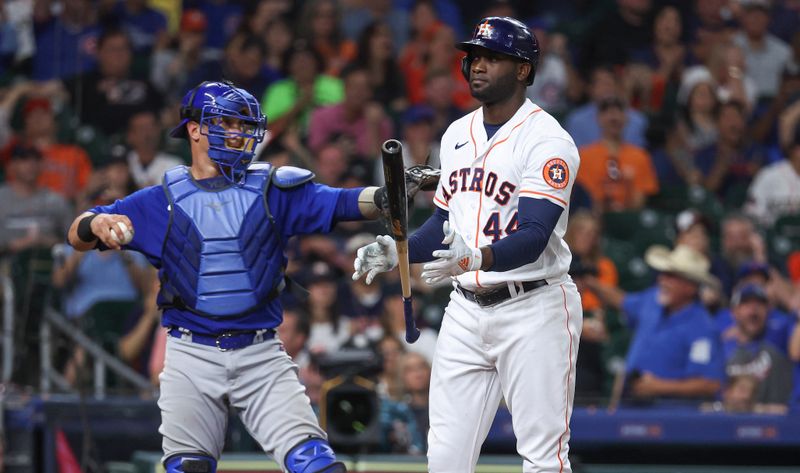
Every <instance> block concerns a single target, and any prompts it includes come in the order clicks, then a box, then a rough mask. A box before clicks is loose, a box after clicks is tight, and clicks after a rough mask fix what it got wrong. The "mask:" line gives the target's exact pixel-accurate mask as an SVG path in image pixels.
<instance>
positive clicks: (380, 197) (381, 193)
mask: <svg viewBox="0 0 800 473" xmlns="http://www.w3.org/2000/svg"><path fill="white" fill-rule="evenodd" d="M372 202H373V203H374V204H375V207H377V208H378V210H380V211H381V212H384V210H385V209H387V208H388V207H389V205H388V203H387V202H386V186H380V187H378V188H377V189H376V190H375V193H374V194H373V195H372Z"/></svg>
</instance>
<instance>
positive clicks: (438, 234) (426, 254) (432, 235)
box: [408, 207, 450, 263]
mask: <svg viewBox="0 0 800 473" xmlns="http://www.w3.org/2000/svg"><path fill="white" fill-rule="evenodd" d="M449 218H450V213H449V212H448V211H447V210H444V209H442V208H439V207H436V211H434V212H433V215H431V216H430V217H428V220H425V223H423V224H422V226H421V227H419V230H417V231H416V232H414V234H413V235H411V236H410V237H409V238H408V261H409V262H410V263H427V262H428V261H433V260H434V259H435V258H434V257H433V252H434V251H436V250H444V249H445V248H447V245H444V244H442V240H443V239H444V231H443V230H442V225H444V222H446V221H447V220H448V219H449Z"/></svg>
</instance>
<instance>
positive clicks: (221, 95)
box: [170, 82, 267, 182]
mask: <svg viewBox="0 0 800 473" xmlns="http://www.w3.org/2000/svg"><path fill="white" fill-rule="evenodd" d="M180 113H181V122H180V124H179V125H178V126H176V127H175V128H173V129H172V131H171V132H170V136H173V137H175V138H187V134H186V124H187V123H188V122H190V121H193V122H197V123H199V124H200V125H201V132H202V133H203V134H205V135H206V136H208V145H209V148H208V157H209V158H210V159H211V160H212V161H214V163H216V164H217V165H218V166H219V168H220V172H221V173H222V175H223V176H225V177H226V178H227V179H228V180H230V181H231V182H240V181H242V178H243V176H244V171H245V170H246V169H247V166H248V165H249V164H250V161H252V159H253V155H254V153H255V147H256V145H257V144H258V143H260V142H261V141H262V140H263V139H264V133H265V130H266V126H267V118H266V117H265V116H264V115H263V114H262V113H261V104H259V103H258V100H256V98H255V97H253V95H252V94H250V92H248V91H246V90H244V89H240V88H238V87H235V86H233V85H232V84H230V83H228V82H203V83H202V84H200V85H198V86H197V87H195V88H194V89H192V90H190V91H189V92H187V93H186V95H185V96H184V97H183V102H181V112H180ZM226 118H235V119H238V120H240V123H241V126H240V128H239V131H238V132H233V133H232V132H230V131H226V129H225V128H224V127H223V126H222V122H223V121H224V120H225V119H226ZM233 137H241V138H242V139H243V145H242V146H241V147H240V148H231V147H229V146H228V145H227V144H226V140H227V139H230V138H233Z"/></svg>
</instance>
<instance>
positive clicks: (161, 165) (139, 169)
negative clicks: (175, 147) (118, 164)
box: [128, 151, 184, 188]
mask: <svg viewBox="0 0 800 473" xmlns="http://www.w3.org/2000/svg"><path fill="white" fill-rule="evenodd" d="M183 164H184V163H183V161H181V159H180V158H178V157H177V156H173V155H171V154H167V153H158V154H156V157H155V158H153V161H152V162H150V164H148V165H147V167H145V166H144V165H143V164H142V161H141V160H140V159H139V154H138V153H137V152H136V151H130V152H129V153H128V167H129V168H130V170H131V176H133V181H134V182H135V183H136V185H137V186H138V187H139V188H142V187H147V186H152V185H158V184H161V182H163V179H164V173H165V172H167V171H168V170H170V169H172V168H174V167H175V166H181V165H183Z"/></svg>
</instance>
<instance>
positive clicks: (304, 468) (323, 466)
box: [283, 438, 347, 473]
mask: <svg viewBox="0 0 800 473" xmlns="http://www.w3.org/2000/svg"><path fill="white" fill-rule="evenodd" d="M283 463H284V464H285V465H286V471H288V472H289V473H346V472H347V469H346V468H345V467H344V463H342V462H337V461H336V455H335V454H334V453H333V449H332V448H331V446H330V445H328V442H326V441H325V440H322V439H319V438H311V439H308V440H303V441H302V442H300V443H299V444H298V445H296V446H295V447H294V448H292V449H291V450H289V453H287V454H286V460H285V461H284V462H283Z"/></svg>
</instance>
